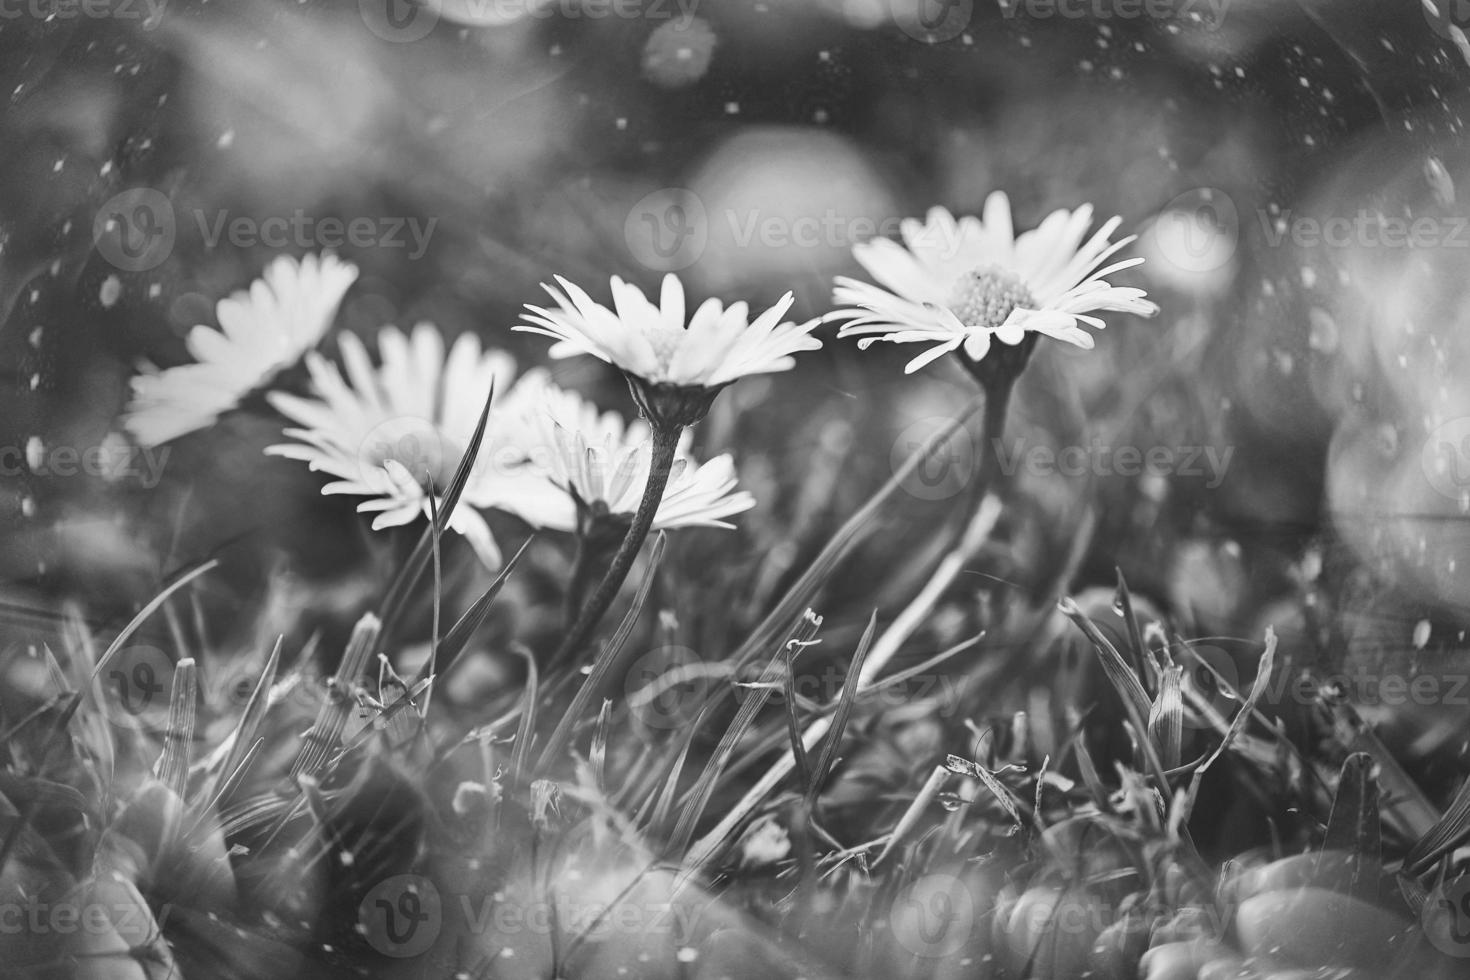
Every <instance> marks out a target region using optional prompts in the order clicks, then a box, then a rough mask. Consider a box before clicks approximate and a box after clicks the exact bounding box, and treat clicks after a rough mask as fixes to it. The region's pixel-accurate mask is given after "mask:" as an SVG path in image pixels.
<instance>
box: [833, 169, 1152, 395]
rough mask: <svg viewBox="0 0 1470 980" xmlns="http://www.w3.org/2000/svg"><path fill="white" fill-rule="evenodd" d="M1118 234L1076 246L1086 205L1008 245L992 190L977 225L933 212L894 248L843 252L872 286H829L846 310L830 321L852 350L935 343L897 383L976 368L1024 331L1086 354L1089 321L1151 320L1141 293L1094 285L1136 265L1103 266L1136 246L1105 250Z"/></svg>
mask: <svg viewBox="0 0 1470 980" xmlns="http://www.w3.org/2000/svg"><path fill="white" fill-rule="evenodd" d="M1120 223H1121V219H1120V218H1113V219H1111V220H1110V221H1108V222H1106V223H1105V224H1104V225H1103V226H1102V227H1101V228H1099V229H1098V230H1097V231H1096V232H1095V233H1094V234H1093V235H1092V237H1091V238H1088V239H1087V240H1086V241H1085V242H1084V241H1083V236H1084V235H1085V234H1086V233H1087V229H1088V227H1089V226H1090V225H1091V224H1092V205H1090V204H1084V205H1083V206H1082V207H1080V208H1078V209H1077V210H1075V211H1068V210H1066V209H1061V210H1057V211H1053V212H1052V213H1051V214H1050V215H1048V216H1047V218H1046V220H1044V221H1042V223H1041V225H1040V226H1039V227H1037V228H1035V229H1033V230H1031V231H1027V232H1023V233H1022V234H1020V235H1015V234H1014V232H1013V231H1012V228H1011V206H1010V201H1009V200H1008V199H1007V198H1006V196H1005V194H1004V193H1002V192H1000V191H996V192H995V193H993V194H991V195H990V196H989V198H987V199H986V201H985V209H984V213H983V216H982V217H981V218H974V217H964V218H960V219H959V220H958V221H956V220H955V218H954V216H953V215H951V214H950V213H949V212H948V211H946V210H945V209H944V208H938V207H937V208H933V209H932V210H930V212H929V215H928V218H927V220H925V221H924V222H922V223H921V222H919V221H918V220H917V219H914V218H907V219H905V220H904V221H903V223H902V224H901V225H900V227H899V230H900V233H901V235H902V237H903V241H904V244H903V245H900V244H898V243H897V242H893V241H889V240H887V239H875V240H873V241H869V242H863V243H861V244H859V245H857V246H855V247H854V248H853V256H854V257H855V258H856V259H857V260H858V262H859V263H861V264H862V266H863V268H865V269H867V270H868V273H869V274H870V275H872V277H873V278H874V279H876V280H877V281H878V282H879V283H880V284H881V285H873V284H871V283H866V282H859V281H858V280H856V279H851V278H849V277H847V276H839V277H838V278H837V281H836V288H835V289H834V290H833V301H834V302H837V303H842V304H848V305H847V306H846V307H845V308H843V309H839V310H837V311H835V312H834V313H831V314H829V315H828V317H829V318H846V319H849V320H850V322H848V323H847V324H846V325H845V326H843V328H842V329H841V330H840V331H838V336H840V337H851V336H860V335H867V336H865V338H864V339H863V340H862V341H860V342H859V346H860V347H864V348H866V347H868V346H870V345H871V344H874V343H876V342H878V341H880V340H882V341H889V342H891V343H897V344H906V343H932V344H934V345H935V346H933V347H931V348H930V349H929V350H927V351H925V352H924V353H923V354H920V355H919V356H918V357H916V358H914V359H913V360H912V361H910V362H909V364H908V367H907V368H906V369H905V370H906V371H907V372H913V371H917V370H918V369H919V368H921V367H923V366H924V365H925V364H928V363H929V362H930V361H933V360H935V359H936V358H939V357H942V356H943V355H945V354H947V353H949V352H950V351H953V350H955V349H957V348H959V347H962V346H963V347H964V350H965V353H966V354H967V355H969V356H970V358H971V359H972V360H976V361H978V360H980V359H981V358H983V357H984V356H985V354H986V352H988V351H989V350H990V345H991V343H992V342H993V341H994V340H999V341H1000V342H1001V343H1004V344H1009V345H1015V344H1019V343H1020V342H1021V341H1022V339H1024V338H1025V336H1026V334H1027V333H1029V332H1034V333H1038V334H1044V335H1046V336H1048V337H1054V338H1056V339H1057V340H1064V341H1066V342H1067V343H1070V344H1076V345H1077V346H1078V347H1082V348H1084V349H1091V348H1092V346H1093V340H1092V335H1091V334H1089V333H1088V332H1087V331H1085V330H1083V329H1082V327H1081V326H1079V324H1086V325H1088V326H1090V327H1095V328H1097V329H1102V327H1103V326H1104V323H1103V321H1102V320H1101V319H1100V318H1099V317H1096V316H1090V315H1089V314H1091V313H1094V312H1104V311H1116V312H1123V313H1137V314H1139V315H1142V316H1152V315H1153V314H1155V313H1157V312H1158V307H1157V306H1155V305H1154V304H1153V303H1151V302H1149V301H1148V300H1147V299H1145V298H1144V297H1145V293H1144V291H1143V290H1141V289H1135V288H1133V287H1130V286H1113V285H1110V284H1109V283H1108V282H1107V281H1106V280H1105V278H1104V277H1106V276H1109V275H1111V274H1112V273H1115V272H1120V271H1122V270H1124V269H1129V268H1132V267H1133V266H1136V265H1138V264H1139V263H1141V262H1142V261H1143V259H1141V258H1132V259H1124V260H1122V261H1120V262H1114V263H1112V264H1111V265H1108V266H1106V267H1104V266H1103V263H1104V262H1106V261H1107V260H1108V259H1109V258H1110V257H1112V256H1113V255H1114V254H1115V253H1117V252H1118V250H1119V249H1122V248H1123V247H1125V246H1127V245H1128V244H1129V243H1131V242H1132V241H1133V240H1134V239H1133V237H1132V236H1131V237H1128V238H1123V239H1120V240H1119V241H1116V242H1112V241H1109V239H1110V237H1111V236H1112V234H1113V232H1114V231H1116V230H1117V229H1118V225H1119V224H1120Z"/></svg>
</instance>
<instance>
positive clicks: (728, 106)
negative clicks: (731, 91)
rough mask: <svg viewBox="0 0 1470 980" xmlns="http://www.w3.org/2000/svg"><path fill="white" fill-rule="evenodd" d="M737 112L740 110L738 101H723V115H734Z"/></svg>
mask: <svg viewBox="0 0 1470 980" xmlns="http://www.w3.org/2000/svg"><path fill="white" fill-rule="evenodd" d="M739 112H740V103H739V102H726V103H725V115H727V116H733V115H736V114H737V113H739Z"/></svg>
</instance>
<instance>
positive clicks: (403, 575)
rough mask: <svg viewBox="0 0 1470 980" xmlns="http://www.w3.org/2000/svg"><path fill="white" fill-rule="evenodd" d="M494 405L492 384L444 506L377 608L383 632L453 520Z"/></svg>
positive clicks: (416, 582) (405, 600)
mask: <svg viewBox="0 0 1470 980" xmlns="http://www.w3.org/2000/svg"><path fill="white" fill-rule="evenodd" d="M494 401H495V384H494V382H491V385H490V393H489V394H488V395H487V396H486V397H485V404H484V406H483V407H482V408H481V409H480V420H479V422H478V423H476V425H475V431H474V434H473V435H471V436H470V441H469V445H468V446H467V447H466V448H465V452H464V455H463V456H462V457H460V460H459V467H458V468H457V469H456V470H455V471H454V478H453V479H451V480H450V481H449V486H448V487H447V488H445V490H444V505H443V506H442V507H438V506H437V505H436V509H437V511H438V513H437V514H435V515H434V519H433V520H432V521H431V522H430V524H429V527H427V528H426V529H425V530H424V533H423V535H422V536H420V538H419V541H418V544H417V545H415V546H414V549H413V552H412V553H411V554H410V555H409V556H408V561H406V562H404V563H403V567H402V568H400V569H399V571H398V575H397V577H395V578H394V580H393V584H392V585H391V586H390V587H389V589H388V593H387V594H386V595H385V596H384V597H383V602H382V605H380V606H379V607H378V619H379V620H381V621H382V624H383V625H382V629H383V631H384V632H388V631H390V630H391V629H392V628H393V626H394V624H395V623H397V621H398V617H399V615H401V614H402V612H403V607H404V606H405V605H406V604H407V602H408V595H409V593H410V592H412V591H413V588H414V586H416V585H418V581H419V577H420V576H422V575H423V573H424V568H425V567H426V566H427V565H428V563H429V559H430V558H431V557H432V555H433V552H434V548H435V538H436V536H438V535H442V534H443V533H444V529H445V528H447V527H448V526H449V519H450V518H451V517H453V516H454V508H455V507H456V506H457V505H458V504H459V498H460V496H461V495H462V494H463V493H464V488H465V486H466V485H467V484H468V483H469V480H470V473H471V471H473V469H474V466H475V460H476V458H477V457H478V456H479V454H480V444H481V443H482V442H483V441H484V439H485V428H486V426H487V425H488V423H489V421H490V405H491V403H492V402H494Z"/></svg>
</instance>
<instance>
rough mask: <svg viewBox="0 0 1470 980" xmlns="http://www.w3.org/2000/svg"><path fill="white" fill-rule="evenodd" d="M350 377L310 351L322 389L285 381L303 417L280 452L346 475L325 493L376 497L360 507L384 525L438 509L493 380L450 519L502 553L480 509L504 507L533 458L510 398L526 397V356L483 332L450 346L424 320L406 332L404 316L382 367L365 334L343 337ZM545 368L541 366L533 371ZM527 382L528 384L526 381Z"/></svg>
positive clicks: (483, 553)
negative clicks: (522, 366) (516, 380)
mask: <svg viewBox="0 0 1470 980" xmlns="http://www.w3.org/2000/svg"><path fill="white" fill-rule="evenodd" d="M340 346H341V353H342V363H343V366H344V367H345V369H346V372H347V377H346V380H344V379H343V376H342V373H341V371H339V369H338V368H337V367H336V365H334V364H331V363H330V362H328V361H327V360H326V359H325V358H323V357H322V356H321V355H319V354H316V353H315V352H313V353H311V354H308V355H307V358H306V366H307V369H308V370H309V371H310V373H311V380H312V387H313V389H314V391H315V394H316V395H317V397H316V398H300V397H297V396H295V395H290V394H286V393H284V392H271V393H270V394H269V395H267V396H266V397H267V398H268V399H269V401H270V403H271V405H272V406H274V407H275V408H276V410H277V411H279V412H280V413H281V414H282V415H285V416H286V417H287V418H289V419H291V420H292V421H293V422H296V423H298V425H299V426H300V427H299V428H288V429H286V430H285V435H287V436H288V437H290V438H291V439H294V440H296V441H295V442H288V443H283V444H281V445H276V446H271V447H269V448H267V449H266V452H267V453H269V454H271V455H275V456H285V457H287V458H289V459H299V460H303V461H305V462H306V463H307V464H309V465H310V467H311V468H312V469H313V470H320V471H322V472H325V473H329V474H331V475H332V476H335V477H336V478H337V479H336V481H334V482H332V483H328V484H327V485H326V486H324V487H323V488H322V493H325V494H335V493H344V494H352V495H356V496H361V497H366V498H368V499H366V500H364V501H363V502H362V503H360V504H358V507H357V509H358V510H359V511H360V512H364V513H376V514H377V516H376V517H375V518H374V519H373V528H374V529H375V530H376V529H379V528H384V527H397V526H400V525H404V524H408V523H410V522H412V521H413V520H415V519H416V518H417V517H418V516H419V515H420V514H423V515H428V514H429V513H430V503H429V487H431V486H432V487H433V488H434V490H435V491H436V496H435V502H434V503H435V506H436V507H439V508H442V507H443V505H444V504H443V499H442V497H441V496H439V493H442V491H443V490H444V489H445V488H446V487H447V486H448V485H449V483H450V482H451V480H452V479H453V478H454V473H455V470H456V469H457V468H458V467H459V463H460V460H461V459H462V458H463V456H464V453H465V452H466V450H467V449H468V448H469V444H470V440H471V438H472V437H473V436H474V432H475V426H476V425H477V424H478V423H479V418H480V410H481V409H482V408H483V407H484V404H485V399H486V398H487V397H488V396H489V393H490V385H491V383H492V382H493V383H494V385H495V390H496V392H505V393H506V394H505V397H504V399H503V400H502V397H501V395H499V394H497V395H496V402H497V407H496V410H495V411H493V412H492V413H491V420H490V422H489V423H488V424H487V426H486V433H485V437H484V440H483V441H482V442H481V445H480V453H479V455H478V456H477V458H476V462H475V465H474V467H473V468H472V469H471V472H470V478H469V482H468V483H467V484H466V485H465V489H464V493H463V494H462V496H461V497H460V504H459V506H457V507H456V508H455V509H454V513H453V514H452V515H450V518H449V526H450V528H452V529H453V530H455V531H458V532H459V533H460V534H462V535H464V536H465V538H466V539H467V540H468V541H469V543H470V544H471V546H473V547H474V549H475V552H476V553H477V554H478V555H479V556H480V558H481V560H482V561H484V563H485V564H486V565H488V566H490V567H492V568H493V567H496V566H498V565H499V564H500V552H499V549H498V548H497V547H496V545H495V540H494V538H493V537H492V536H491V534H490V528H489V525H487V524H486V523H485V519H484V517H483V516H481V514H480V513H479V511H478V510H477V508H487V507H493V506H496V505H497V504H498V503H499V501H500V494H501V493H502V492H504V490H505V489H506V488H507V487H508V485H509V478H510V476H511V474H512V472H513V471H514V470H515V469H516V468H517V467H518V466H519V465H521V462H522V461H523V454H522V452H521V451H520V450H519V449H518V448H516V447H515V446H514V445H512V444H511V442H510V438H511V436H510V434H511V432H512V431H513V430H514V426H513V425H510V424H509V416H508V415H507V409H508V408H509V407H510V406H514V405H516V404H517V403H518V398H519V397H521V396H519V395H518V394H517V393H516V391H515V389H514V388H512V387H511V381H512V378H513V377H514V375H515V362H514V361H513V360H512V359H511V357H510V355H508V354H506V353H504V352H503V351H498V350H490V351H483V352H482V351H481V349H480V342H479V340H478V338H476V337H475V336H474V335H473V334H468V333H466V334H461V335H460V336H459V337H458V338H457V339H456V340H455V342H454V344H453V346H452V347H451V348H450V349H449V354H448V357H447V358H446V356H445V352H444V340H443V338H442V337H441V336H440V335H439V331H438V330H436V329H435V328H434V327H433V326H432V325H430V324H427V323H422V324H419V325H418V326H417V327H415V328H414V329H413V332H412V334H410V335H408V336H405V335H404V334H403V333H402V332H401V331H399V330H397V329H396V328H394V327H387V328H384V329H383V330H382V332H381V333H379V335H378V348H379V352H380V354H381V364H380V365H379V366H378V367H377V368H374V367H373V365H372V363H371V361H370V360H369V358H368V353H367V350H366V349H365V348H364V346H363V344H362V341H361V340H359V339H358V338H357V337H355V336H353V335H351V334H344V335H343V336H342V339H341V341H340ZM534 374H535V372H532V373H531V374H528V375H527V377H528V378H530V377H532V376H533V375H534ZM516 387H519V385H517V386H516Z"/></svg>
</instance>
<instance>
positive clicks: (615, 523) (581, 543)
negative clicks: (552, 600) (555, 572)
mask: <svg viewBox="0 0 1470 980" xmlns="http://www.w3.org/2000/svg"><path fill="white" fill-rule="evenodd" d="M579 507H580V505H579ZM606 510H607V508H606V507H604V506H603V505H602V504H600V503H599V504H597V510H596V511H595V512H594V511H593V510H592V509H591V508H588V509H587V513H585V514H579V515H578V528H577V551H576V554H575V555H573V557H572V574H571V580H570V581H569V582H568V583H567V589H566V595H565V596H564V597H563V611H562V616H563V625H564V626H565V627H566V628H567V629H571V628H572V624H574V623H575V622H576V621H577V614H578V613H580V612H581V611H582V606H583V604H584V603H585V600H586V599H587V590H588V589H590V588H591V587H592V585H593V583H594V582H595V581H596V575H597V574H598V572H599V571H601V570H602V569H603V568H604V567H606V565H607V563H608V562H609V561H611V560H612V557H613V555H615V554H616V553H617V550H618V546H619V545H620V544H622V541H623V538H624V537H625V536H626V535H627V533H628V524H629V521H630V518H628V517H619V516H617V515H613V514H608V513H606Z"/></svg>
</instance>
